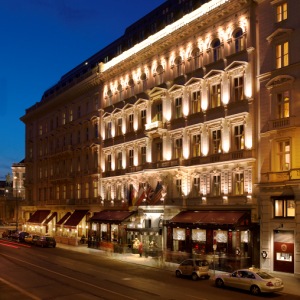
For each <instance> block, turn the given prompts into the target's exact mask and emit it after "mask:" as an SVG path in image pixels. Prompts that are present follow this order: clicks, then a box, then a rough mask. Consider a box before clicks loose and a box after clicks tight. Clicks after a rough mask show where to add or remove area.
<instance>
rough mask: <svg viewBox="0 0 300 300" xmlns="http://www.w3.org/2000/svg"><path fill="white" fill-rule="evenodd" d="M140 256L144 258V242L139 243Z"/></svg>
mask: <svg viewBox="0 0 300 300" xmlns="http://www.w3.org/2000/svg"><path fill="white" fill-rule="evenodd" d="M139 254H140V257H142V254H143V243H142V242H140V243H139Z"/></svg>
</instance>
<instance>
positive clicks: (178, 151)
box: [174, 139, 182, 158]
mask: <svg viewBox="0 0 300 300" xmlns="http://www.w3.org/2000/svg"><path fill="white" fill-rule="evenodd" d="M174 147H175V148H174V158H182V139H176V140H175V143H174Z"/></svg>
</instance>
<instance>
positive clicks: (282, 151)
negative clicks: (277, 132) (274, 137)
mask: <svg viewBox="0 0 300 300" xmlns="http://www.w3.org/2000/svg"><path fill="white" fill-rule="evenodd" d="M277 147H278V148H277V156H278V164H279V171H287V170H289V169H290V167H291V153H290V142H289V141H280V142H278V144H277Z"/></svg>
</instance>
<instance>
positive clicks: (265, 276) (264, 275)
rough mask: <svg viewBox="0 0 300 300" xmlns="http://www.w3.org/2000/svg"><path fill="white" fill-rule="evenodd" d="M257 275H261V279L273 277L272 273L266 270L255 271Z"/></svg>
mask: <svg viewBox="0 0 300 300" xmlns="http://www.w3.org/2000/svg"><path fill="white" fill-rule="evenodd" d="M256 274H257V275H258V276H259V277H261V278H262V279H271V278H274V277H273V276H272V275H270V274H268V273H266V272H257V273H256Z"/></svg>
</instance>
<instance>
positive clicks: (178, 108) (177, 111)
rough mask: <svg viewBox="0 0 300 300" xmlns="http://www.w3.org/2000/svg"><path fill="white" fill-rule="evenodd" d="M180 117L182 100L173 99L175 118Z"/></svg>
mask: <svg viewBox="0 0 300 300" xmlns="http://www.w3.org/2000/svg"><path fill="white" fill-rule="evenodd" d="M181 117H182V98H181V97H179V98H176V99H175V118H176V119H178V118H181Z"/></svg>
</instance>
